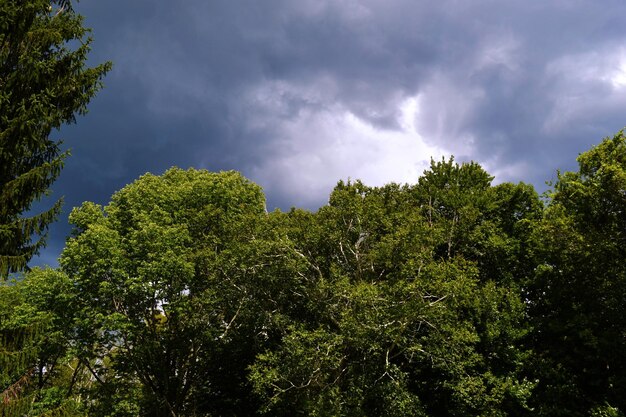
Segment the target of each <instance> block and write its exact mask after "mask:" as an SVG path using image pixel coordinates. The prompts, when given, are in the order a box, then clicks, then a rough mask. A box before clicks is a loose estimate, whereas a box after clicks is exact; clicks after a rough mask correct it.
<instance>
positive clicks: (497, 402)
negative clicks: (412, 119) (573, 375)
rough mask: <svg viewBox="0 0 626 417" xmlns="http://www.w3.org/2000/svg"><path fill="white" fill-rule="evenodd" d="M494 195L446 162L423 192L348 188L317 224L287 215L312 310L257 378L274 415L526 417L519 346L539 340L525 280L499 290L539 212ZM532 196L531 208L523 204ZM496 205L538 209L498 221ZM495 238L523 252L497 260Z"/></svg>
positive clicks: (315, 218)
mask: <svg viewBox="0 0 626 417" xmlns="http://www.w3.org/2000/svg"><path fill="white" fill-rule="evenodd" d="M490 181H491V178H490V177H489V176H488V175H487V174H486V173H485V172H484V171H482V169H480V167H478V166H477V165H476V164H467V165H460V166H459V165H457V164H455V163H454V162H453V161H452V160H450V161H443V162H441V163H438V164H435V163H433V165H432V167H431V171H428V172H426V173H425V175H424V177H423V180H421V181H420V183H419V184H418V185H416V186H414V187H400V186H397V185H394V184H390V185H388V186H385V187H382V188H370V187H367V186H365V185H363V184H362V183H360V182H356V183H347V184H346V183H343V182H340V183H339V184H338V185H337V187H336V188H335V190H334V191H333V193H332V194H331V197H330V200H329V205H328V206H326V207H323V208H322V209H320V211H319V212H318V213H317V214H307V213H304V212H301V211H298V210H293V211H292V212H290V213H288V214H287V216H286V219H285V222H286V223H287V225H288V226H287V233H288V237H289V238H290V239H291V240H292V241H293V242H294V244H295V250H296V252H297V253H298V254H299V255H300V256H301V257H302V258H304V259H306V262H307V264H308V266H309V267H308V271H306V273H305V274H304V276H303V283H304V288H303V289H302V290H301V291H302V294H303V296H304V298H305V299H306V300H307V302H306V304H305V305H304V306H303V307H302V310H299V311H297V312H296V314H288V315H286V316H288V320H290V321H291V323H292V324H291V325H288V326H287V327H285V328H284V329H283V332H284V335H283V337H282V341H281V344H280V345H279V346H278V347H277V348H273V347H271V348H269V349H267V350H266V352H265V353H263V354H261V355H259V356H258V359H257V361H256V362H255V363H254V365H253V366H252V367H251V368H250V369H251V376H250V378H251V381H252V382H253V384H254V387H255V392H257V394H258V395H261V396H262V398H263V399H264V401H265V403H264V410H265V412H267V413H268V414H270V415H292V414H293V410H294V407H295V409H297V410H299V411H300V412H301V413H303V414H306V415H346V416H363V415H369V416H377V415H459V416H460V415H507V413H523V412H525V411H526V410H527V406H526V400H527V398H528V397H529V395H530V392H531V390H532V387H533V385H534V383H531V382H529V381H528V380H526V379H525V378H524V377H523V376H522V375H521V371H522V364H523V363H524V360H525V358H526V356H527V352H525V351H523V350H522V349H520V343H519V340H520V338H522V337H523V336H524V335H525V334H526V333H527V331H528V329H527V326H526V325H525V324H524V318H525V312H524V305H523V303H522V301H521V299H520V294H519V291H518V287H517V286H515V285H513V279H514V278H515V276H514V275H513V273H515V272H520V274H519V275H521V271H519V270H518V271H513V273H512V272H509V273H508V274H507V275H502V276H500V275H497V273H498V271H499V270H503V271H504V270H506V269H507V266H508V265H507V264H504V265H498V264H495V265H494V263H496V262H497V261H498V260H499V262H513V261H515V260H516V259H517V258H515V255H516V254H518V253H519V252H520V249H519V248H520V247H521V246H522V245H521V243H520V241H519V239H518V236H517V234H516V233H517V229H518V223H520V222H523V221H525V220H526V219H527V218H531V217H533V216H538V212H539V211H540V209H541V206H540V204H539V202H538V201H539V200H538V198H537V196H536V194H534V192H532V193H529V192H528V191H529V190H531V189H529V188H528V187H527V186H524V185H520V186H517V187H516V186H511V187H510V189H506V190H503V189H502V188H503V187H498V188H497V190H495V189H493V188H492V187H491V186H490ZM524 192H526V194H525V202H524V204H522V203H518V202H515V201H514V198H517V200H518V201H521V200H523V196H524ZM520 194H521V195H522V196H520ZM494 196H495V197H497V198H498V199H499V201H506V202H509V205H510V206H513V207H516V208H517V207H522V208H523V207H529V208H528V209H526V210H522V208H520V209H516V210H510V209H509V208H508V207H504V208H503V207H499V206H498V207H496V206H495V204H493V203H492V200H493V199H494ZM498 210H499V211H498ZM502 213H504V214H502ZM514 216H517V217H514ZM485 236H487V237H488V238H490V239H492V240H497V241H498V242H504V243H500V247H501V246H504V245H507V244H508V245H510V246H513V247H512V248H510V249H508V248H505V249H507V250H508V251H509V252H510V253H511V256H510V257H509V258H504V259H502V258H501V257H497V256H492V255H491V253H489V251H488V250H486V249H484V248H485V247H486V245H485V244H484V242H483V240H484V239H485ZM479 245H480V246H479ZM478 247H479V248H480V250H477V249H476V248H478ZM463 256H465V257H466V258H468V259H469V260H466V259H464V257H463ZM489 256H491V257H492V258H493V259H490V258H488V257H489ZM510 258H515V259H513V260H511V259H510ZM487 262H490V263H489V267H490V269H489V270H486V267H484V266H483V265H487ZM481 268H482V269H481ZM518 269H519V268H518ZM524 273H525V274H526V275H527V272H526V271H525V272H524ZM501 282H505V283H506V284H507V285H503V284H501Z"/></svg>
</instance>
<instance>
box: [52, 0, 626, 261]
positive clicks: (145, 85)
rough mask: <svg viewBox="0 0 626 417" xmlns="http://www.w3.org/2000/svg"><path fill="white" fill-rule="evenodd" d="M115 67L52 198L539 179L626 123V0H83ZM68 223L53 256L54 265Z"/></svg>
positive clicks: (289, 196)
mask: <svg viewBox="0 0 626 417" xmlns="http://www.w3.org/2000/svg"><path fill="white" fill-rule="evenodd" d="M78 9H79V11H80V12H81V13H83V14H84V15H85V16H86V24H87V25H88V26H91V27H93V29H94V34H93V35H94V38H95V42H94V45H93V47H94V49H93V54H92V57H91V60H92V62H94V63H96V62H101V61H103V60H107V59H110V60H112V61H114V64H115V68H114V70H113V71H112V72H111V74H110V75H109V76H108V77H107V79H106V80H105V84H106V88H105V89H104V90H103V91H102V92H101V93H100V95H99V96H98V97H97V98H96V99H95V100H94V102H93V103H92V105H91V106H90V109H91V113H90V114H89V115H88V116H87V117H86V118H83V119H80V120H79V121H78V125H76V126H72V127H69V128H66V129H63V132H62V136H63V137H64V138H65V139H66V144H67V145H68V146H69V147H71V148H72V149H73V156H72V157H71V159H70V160H69V161H68V164H67V167H66V169H65V171H64V172H63V174H62V177H61V179H60V180H59V181H58V182H57V183H56V184H55V186H54V189H55V195H59V194H63V195H65V196H66V201H67V211H69V208H71V207H72V206H75V205H78V204H80V202H82V201H84V200H92V201H96V202H99V203H106V202H107V201H108V199H109V196H110V195H111V194H112V193H113V192H114V191H115V190H117V189H119V188H120V187H122V186H123V185H124V184H126V183H128V182H130V181H132V180H133V179H135V178H136V177H138V176H139V175H141V174H143V173H144V172H146V171H151V172H155V173H160V172H163V171H164V170H165V169H167V168H168V167H170V166H172V165H178V166H182V167H188V166H195V167H203V168H208V169H212V170H219V169H237V170H240V171H242V172H243V173H244V174H245V175H247V176H249V177H250V178H251V179H253V180H255V181H258V182H259V183H261V184H262V185H263V186H264V187H265V189H266V191H267V194H268V200H269V207H270V208H272V207H274V206H278V207H282V208H288V207H289V206H291V205H293V204H297V205H304V206H306V207H310V208H315V207H318V206H319V205H321V204H323V203H324V202H325V199H326V198H327V195H328V192H329V191H330V188H331V187H332V185H333V184H334V183H335V182H336V180H338V179H339V178H346V177H348V176H350V177H352V178H358V177H362V178H363V179H364V180H366V181H368V182H371V183H382V182H386V181H392V180H394V181H411V180H415V179H416V177H417V175H419V172H420V171H421V169H423V167H424V166H425V163H426V162H427V161H428V160H429V158H430V157H431V156H436V157H438V156H440V155H442V154H449V153H453V154H455V155H457V157H458V158H457V159H474V160H477V161H479V162H481V163H483V164H485V166H486V167H487V168H488V169H489V170H490V171H491V172H492V173H495V174H496V175H497V177H498V179H499V180H501V181H504V180H512V181H520V180H524V181H530V182H533V183H535V184H536V185H538V186H539V187H541V185H542V184H543V182H544V181H545V180H548V179H550V178H552V177H553V176H554V172H555V169H556V168H562V169H571V168H573V167H574V166H575V161H574V159H575V157H576V155H577V154H578V153H579V152H581V151H584V150H586V149H587V148H589V146H590V145H591V144H593V143H596V142H597V141H598V140H599V139H600V138H602V137H603V136H606V135H609V134H611V133H613V132H615V131H616V130H618V129H620V128H621V127H622V126H623V125H626V122H625V118H624V116H623V110H622V109H623V108H624V105H625V104H626V29H624V28H623V25H622V24H621V22H620V21H619V18H620V16H624V13H626V4H624V3H623V2H621V1H615V0H610V1H606V2H602V3H599V2H591V1H582V0H567V1H565V0H552V1H544V2H538V1H530V2H529V1H517V0H516V1H507V2H500V1H493V0H477V1H472V2H464V1H458V0H456V1H455V0H448V1H439V2H431V1H416V0H391V1H389V0H387V1H380V0H332V1H331V0H301V1H292V0H266V1H263V2H259V1H256V0H241V1H237V2H233V1H225V0H216V1H211V2H206V1H200V0H188V1H185V2H165V1H156V2H155V1H147V0H134V1H130V2H129V1H126V2H122V1H121V0H110V1H107V2H102V1H93V0H92V1H89V0H84V1H82V2H80V3H79V4H78ZM64 223H65V220H64V219H61V221H60V222H59V224H57V225H55V226H54V228H53V229H52V231H51V247H50V250H49V251H47V252H46V253H45V254H44V256H43V257H42V259H45V260H46V261H48V260H50V259H54V257H55V256H56V254H58V251H59V250H60V248H61V247H62V242H63V239H64V237H65V235H67V231H68V228H67V226H66V225H64Z"/></svg>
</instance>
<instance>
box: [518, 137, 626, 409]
mask: <svg viewBox="0 0 626 417" xmlns="http://www.w3.org/2000/svg"><path fill="white" fill-rule="evenodd" d="M578 164H579V169H578V171H577V172H565V173H559V175H558V179H557V181H556V183H555V184H554V186H553V190H552V191H551V193H550V194H549V206H548V208H547V209H546V211H545V215H544V217H543V219H542V220H541V221H540V222H539V223H538V224H537V226H536V228H535V231H534V245H533V246H534V253H535V257H536V263H537V265H538V266H537V268H536V273H535V277H534V280H533V282H532V285H531V286H530V289H531V292H530V296H529V306H530V308H531V310H530V312H531V315H532V317H531V318H532V320H533V322H534V323H535V331H534V332H533V343H534V348H535V350H536V351H537V358H536V359H535V366H536V369H537V377H538V378H539V379H540V381H541V382H540V386H539V387H538V389H537V390H536V395H535V398H534V401H535V403H536V404H537V407H538V409H539V411H540V413H541V415H550V416H557V415H564V416H565V415H567V416H586V415H623V413H624V412H626V389H625V387H626V360H625V357H624V355H623V352H624V351H626V338H625V335H626V316H625V315H624V301H625V300H626V264H625V263H624V259H626V137H625V136H624V132H623V131H620V132H618V133H617V134H616V135H614V136H613V137H612V138H606V139H604V140H603V141H602V143H600V144H599V145H598V146H595V147H593V148H592V149H590V150H589V151H587V152H584V153H582V154H581V155H580V156H579V157H578ZM603 410H604V412H605V413H606V414H602V413H601V411H603ZM611 410H612V411H611ZM609 411H610V412H611V413H613V414H610V413H609ZM619 413H621V414H619Z"/></svg>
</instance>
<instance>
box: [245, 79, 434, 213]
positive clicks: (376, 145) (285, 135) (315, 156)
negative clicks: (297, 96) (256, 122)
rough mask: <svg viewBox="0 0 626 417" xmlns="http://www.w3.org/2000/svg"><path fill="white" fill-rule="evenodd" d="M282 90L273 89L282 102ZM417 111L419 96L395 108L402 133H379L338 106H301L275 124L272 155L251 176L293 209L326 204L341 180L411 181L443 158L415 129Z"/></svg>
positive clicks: (278, 104)
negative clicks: (282, 198)
mask: <svg viewBox="0 0 626 417" xmlns="http://www.w3.org/2000/svg"><path fill="white" fill-rule="evenodd" d="M281 91H282V92H281ZM284 91H285V90H284V89H282V90H276V92H277V95H278V96H282V97H285V94H284ZM291 93H293V91H292V92H291ZM303 95H304V96H307V93H306V92H304V93H303ZM263 102H264V103H267V104H268V105H270V106H271V107H273V108H281V107H283V108H284V106H285V103H282V102H281V100H280V99H279V100H276V97H274V98H272V99H270V98H268V97H267V96H264V101H263ZM419 111H420V108H419V99H418V97H410V98H407V99H405V100H404V101H402V102H401V104H400V106H399V108H398V124H399V126H400V128H399V129H396V130H391V129H387V130H383V129H380V128H376V127H374V126H373V125H372V124H370V123H369V122H367V121H365V120H363V119H361V118H359V117H358V116H356V115H355V114H353V113H351V112H350V111H349V110H347V109H346V108H343V107H342V106H340V105H331V106H330V107H326V108H319V107H315V106H309V107H304V108H302V109H300V111H299V112H298V113H297V114H295V115H292V117H290V118H288V119H283V120H275V122H276V123H277V126H276V129H275V131H276V134H277V135H279V138H278V139H277V141H276V142H275V152H274V153H273V154H271V155H268V156H267V157H266V158H265V160H264V161H263V162H262V164H261V165H259V166H257V167H256V169H255V171H254V173H253V177H254V178H255V179H256V180H257V181H259V183H260V184H261V185H262V186H263V187H264V188H265V190H266V192H268V193H272V194H274V195H276V194H278V195H284V196H288V198H289V199H290V200H291V203H292V204H293V205H296V206H305V207H306V206H308V207H312V206H315V205H316V204H319V203H320V202H321V201H325V199H326V198H327V197H328V195H329V193H330V190H331V189H332V188H333V186H334V185H335V184H336V182H337V181H338V180H339V179H344V180H345V179H348V178H351V179H360V180H362V181H364V182H365V183H366V184H368V185H373V186H377V185H383V184H385V183H388V182H392V181H393V182H399V183H405V182H415V181H416V180H417V178H418V177H419V176H420V175H421V174H422V172H423V171H424V169H426V168H427V167H428V165H429V162H430V158H431V157H433V158H440V157H441V156H442V155H443V153H444V152H443V151H442V150H441V149H438V148H436V147H434V146H431V145H427V144H426V143H425V142H424V140H423V138H422V137H421V136H420V134H419V132H418V131H417V130H416V128H415V119H416V116H417V114H418V113H419ZM312 208H314V207H312Z"/></svg>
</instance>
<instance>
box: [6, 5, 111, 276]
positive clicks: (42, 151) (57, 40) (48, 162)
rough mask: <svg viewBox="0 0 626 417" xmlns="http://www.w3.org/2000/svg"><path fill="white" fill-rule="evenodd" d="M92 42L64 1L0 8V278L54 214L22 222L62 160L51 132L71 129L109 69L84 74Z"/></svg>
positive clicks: (40, 238)
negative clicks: (66, 126) (70, 125)
mask: <svg viewBox="0 0 626 417" xmlns="http://www.w3.org/2000/svg"><path fill="white" fill-rule="evenodd" d="M90 42H91V38H90V37H89V30H88V29H86V28H85V27H83V19H82V17H81V16H80V15H78V14H77V13H75V12H74V10H73V9H72V7H71V4H70V2H69V1H67V0H6V1H2V2H0V277H3V276H4V277H6V276H7V274H8V273H10V272H15V271H20V270H23V269H24V268H25V267H26V264H27V262H28V261H29V260H30V259H31V257H32V256H33V255H34V254H35V253H37V251H38V250H39V249H41V247H42V246H43V245H44V244H45V232H46V229H47V227H48V225H49V224H50V223H51V222H52V221H53V220H54V219H55V218H56V216H57V215H58V213H59V210H60V207H61V201H60V200H59V201H57V202H56V203H54V204H53V205H52V207H50V208H49V209H48V210H46V211H44V212H42V213H39V214H35V215H32V216H30V217H25V213H27V212H28V211H29V210H30V209H31V208H32V204H33V202H35V201H37V200H39V199H40V198H41V197H42V196H44V195H45V194H46V193H47V192H48V190H49V187H50V185H51V184H52V183H53V182H54V180H55V179H56V178H57V177H58V175H59V173H60V171H61V168H62V166H63V160H64V158H65V157H66V156H67V152H64V151H63V150H62V148H61V141H60V140H58V139H56V138H54V137H53V135H52V132H53V130H58V129H60V128H61V126H62V125H64V124H67V123H73V122H74V121H75V117H76V115H77V114H83V113H85V112H86V108H87V107H86V106H87V104H88V103H89V101H90V100H91V98H92V97H93V96H94V95H95V94H96V92H97V91H98V90H99V89H100V87H101V82H100V80H101V79H102V77H103V76H104V75H105V73H106V72H107V71H108V70H109V69H110V67H111V65H110V63H105V64H102V65H99V66H96V67H94V68H88V67H86V60H87V55H88V52H89V49H90V46H89V45H90Z"/></svg>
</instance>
